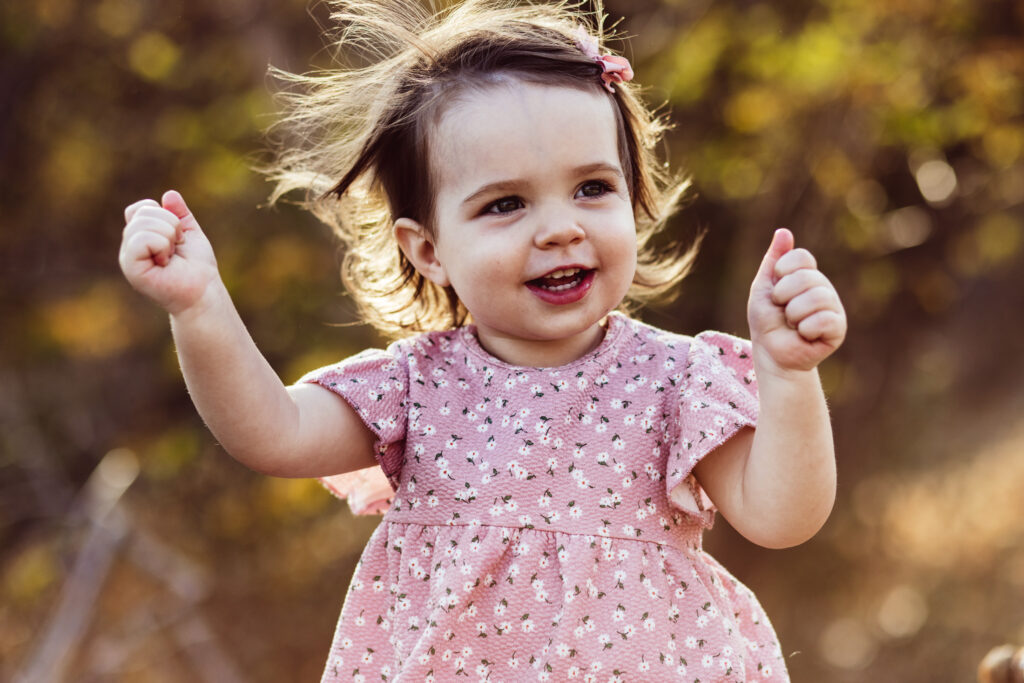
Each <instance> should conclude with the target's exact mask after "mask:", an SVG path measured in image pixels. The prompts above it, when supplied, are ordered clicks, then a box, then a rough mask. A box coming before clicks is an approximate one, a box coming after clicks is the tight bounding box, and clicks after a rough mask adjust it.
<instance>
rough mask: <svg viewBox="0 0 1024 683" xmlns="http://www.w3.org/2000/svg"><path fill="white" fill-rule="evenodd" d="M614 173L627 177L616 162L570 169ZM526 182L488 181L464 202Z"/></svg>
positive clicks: (577, 172)
mask: <svg viewBox="0 0 1024 683" xmlns="http://www.w3.org/2000/svg"><path fill="white" fill-rule="evenodd" d="M598 172H605V173H613V174H615V175H617V176H618V177H620V178H623V179H625V177H626V176H625V174H623V172H622V169H621V168H620V167H619V166H618V165H616V164H609V163H608V162H606V161H598V162H597V163H593V164H584V165H583V166H577V167H576V168H573V169H570V170H569V173H570V174H571V175H573V176H585V175H590V174H591V173H598ZM525 184H526V183H525V182H524V181H522V180H498V181H495V182H493V183H487V184H486V185H482V186H481V187H478V188H477V189H476V190H474V191H473V192H472V193H471V194H470V195H469V196H467V197H466V198H465V199H463V200H462V203H463V204H469V203H471V202H473V201H474V200H476V199H477V198H479V197H481V196H482V195H485V194H490V193H492V192H514V191H516V190H518V189H519V188H520V187H522V186H523V185H525Z"/></svg>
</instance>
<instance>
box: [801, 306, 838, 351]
mask: <svg viewBox="0 0 1024 683" xmlns="http://www.w3.org/2000/svg"><path fill="white" fill-rule="evenodd" d="M796 329H797V332H799V333H800V336H801V337H803V338H804V339H806V340H807V341H821V342H824V343H826V344H829V345H830V346H838V345H839V344H841V343H842V341H843V339H844V338H845V337H846V317H845V316H844V315H843V314H842V313H840V312H838V311H834V310H824V311H818V312H817V313H814V314H813V315H810V316H808V317H806V318H804V319H803V320H801V321H800V324H799V325H797V328H796Z"/></svg>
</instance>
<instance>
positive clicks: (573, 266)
mask: <svg viewBox="0 0 1024 683" xmlns="http://www.w3.org/2000/svg"><path fill="white" fill-rule="evenodd" d="M574 268H579V269H580V270H593V268H592V267H591V266H584V265H583V264H580V263H570V264H568V265H564V266H555V267H554V268H552V269H551V270H549V271H547V272H546V273H541V274H540V275H538V276H537V277H535V278H530V279H531V280H539V279H541V278H542V277H547V276H548V275H551V273H557V272H558V271H560V270H572V269H574Z"/></svg>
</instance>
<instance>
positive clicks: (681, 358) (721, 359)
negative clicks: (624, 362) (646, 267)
mask: <svg viewBox="0 0 1024 683" xmlns="http://www.w3.org/2000/svg"><path fill="white" fill-rule="evenodd" d="M618 317H619V319H620V322H621V324H622V325H623V327H624V329H623V332H624V334H625V335H627V336H628V337H629V338H630V340H631V341H630V343H626V344H623V350H624V351H626V352H627V353H628V358H629V359H630V360H632V361H633V362H634V363H635V362H636V361H637V360H647V359H648V358H650V359H659V360H661V361H662V362H661V366H662V368H663V370H664V371H665V372H667V373H668V375H669V377H670V379H671V383H672V384H673V385H675V386H678V387H680V388H682V387H683V386H685V385H686V384H688V383H689V381H690V380H691V378H692V377H693V376H694V375H700V376H704V375H707V374H709V373H710V374H712V375H719V374H723V373H724V374H728V375H733V376H736V377H737V378H739V379H742V381H743V383H745V384H748V385H750V384H753V383H754V370H753V357H752V354H751V345H750V341H749V340H747V339H744V338H742V337H738V336H736V335H733V334H729V333H726V332H718V331H716V330H705V331H703V332H699V333H697V334H695V335H688V334H682V333H679V332H670V331H667V330H663V329H661V328H658V327H655V326H654V325H650V324H648V323H645V322H641V321H639V320H636V319H634V318H629V317H626V316H618Z"/></svg>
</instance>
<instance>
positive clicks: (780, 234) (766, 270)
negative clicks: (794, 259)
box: [754, 228, 793, 286]
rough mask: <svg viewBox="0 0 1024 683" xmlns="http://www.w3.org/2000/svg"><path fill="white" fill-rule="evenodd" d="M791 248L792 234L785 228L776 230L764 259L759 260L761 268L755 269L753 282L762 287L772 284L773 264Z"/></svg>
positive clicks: (773, 278) (773, 279) (773, 280)
mask: <svg viewBox="0 0 1024 683" xmlns="http://www.w3.org/2000/svg"><path fill="white" fill-rule="evenodd" d="M792 248H793V233H791V232H790V231H789V230H787V229H786V228H779V229H778V230H776V231H775V234H774V235H772V243H771V244H770V245H768V251H767V252H765V255H764V258H763V259H762V260H761V266H760V268H758V269H757V275H756V276H755V277H754V282H755V283H759V284H761V285H762V286H764V285H767V284H769V283H774V282H775V277H774V273H775V264H776V263H778V261H779V259H780V258H782V256H783V255H785V254H786V253H787V252H789V251H790V250H791V249H792Z"/></svg>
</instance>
